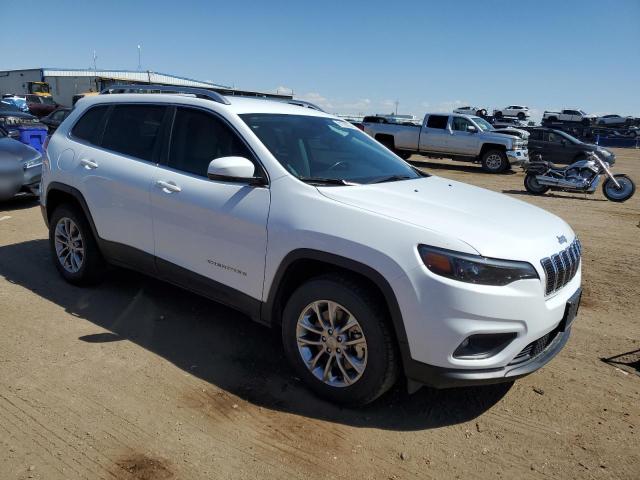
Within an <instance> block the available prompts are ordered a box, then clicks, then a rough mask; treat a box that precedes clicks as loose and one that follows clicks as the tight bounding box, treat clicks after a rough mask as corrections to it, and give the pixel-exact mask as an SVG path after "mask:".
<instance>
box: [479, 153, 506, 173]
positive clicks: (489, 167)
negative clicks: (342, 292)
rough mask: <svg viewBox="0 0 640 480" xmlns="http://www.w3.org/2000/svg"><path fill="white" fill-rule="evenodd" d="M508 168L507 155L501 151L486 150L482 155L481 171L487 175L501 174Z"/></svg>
mask: <svg viewBox="0 0 640 480" xmlns="http://www.w3.org/2000/svg"><path fill="white" fill-rule="evenodd" d="M508 168H509V160H507V154H506V153H504V152H503V151H501V150H487V151H486V152H485V153H484V154H483V155H482V169H483V170H484V171H485V172H487V173H502V172H504V171H505V170H507V169H508Z"/></svg>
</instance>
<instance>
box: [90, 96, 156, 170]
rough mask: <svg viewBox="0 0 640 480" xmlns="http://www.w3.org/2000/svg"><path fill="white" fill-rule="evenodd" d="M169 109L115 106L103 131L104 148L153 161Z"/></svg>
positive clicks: (153, 106)
mask: <svg viewBox="0 0 640 480" xmlns="http://www.w3.org/2000/svg"><path fill="white" fill-rule="evenodd" d="M165 111H166V107H164V106H159V105H116V106H115V107H114V109H113V111H112V112H111V114H110V115H109V119H108V120H107V125H106V127H105V130H104V138H103V139H102V145H101V146H102V147H103V148H106V149H108V150H113V151H114V152H118V153H123V154H125V155H130V156H132V157H136V158H140V159H142V160H147V161H151V160H152V159H153V151H154V147H155V144H156V139H157V138H158V133H159V132H160V125H161V124H162V117H163V116H164V112H165Z"/></svg>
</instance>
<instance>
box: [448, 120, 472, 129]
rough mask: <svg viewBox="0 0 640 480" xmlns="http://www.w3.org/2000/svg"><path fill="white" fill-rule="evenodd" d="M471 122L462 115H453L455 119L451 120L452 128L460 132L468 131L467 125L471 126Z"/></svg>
mask: <svg viewBox="0 0 640 480" xmlns="http://www.w3.org/2000/svg"><path fill="white" fill-rule="evenodd" d="M471 125H472V124H471V122H470V121H469V120H467V119H466V118H462V117H453V120H452V122H451V128H452V129H453V130H456V131H458V132H466V131H467V127H469V126H471Z"/></svg>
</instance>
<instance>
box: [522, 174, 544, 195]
mask: <svg viewBox="0 0 640 480" xmlns="http://www.w3.org/2000/svg"><path fill="white" fill-rule="evenodd" d="M524 188H526V189H527V192H529V193H531V194H532V195H543V194H545V193H547V192H548V191H549V187H548V186H546V185H541V184H540V182H538V179H537V178H536V175H534V174H531V173H529V174H527V175H526V176H525V177H524Z"/></svg>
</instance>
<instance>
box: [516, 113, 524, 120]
mask: <svg viewBox="0 0 640 480" xmlns="http://www.w3.org/2000/svg"><path fill="white" fill-rule="evenodd" d="M517 117H518V119H519V120H524V113H523V112H518V115H517Z"/></svg>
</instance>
